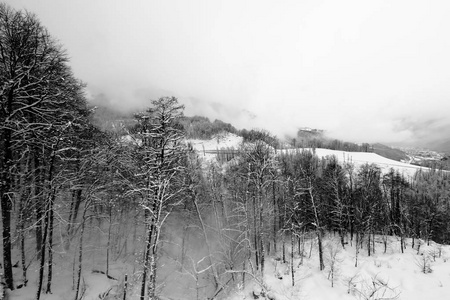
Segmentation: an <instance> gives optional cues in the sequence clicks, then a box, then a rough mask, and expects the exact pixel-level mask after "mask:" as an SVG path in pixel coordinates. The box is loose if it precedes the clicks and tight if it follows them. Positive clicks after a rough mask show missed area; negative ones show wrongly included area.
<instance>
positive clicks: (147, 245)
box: [140, 210, 152, 300]
mask: <svg viewBox="0 0 450 300" xmlns="http://www.w3.org/2000/svg"><path fill="white" fill-rule="evenodd" d="M148 215H149V212H148V210H145V216H144V219H145V228H146V229H147V232H148V235H147V241H146V242H145V250H144V270H143V272H142V284H141V296H140V300H144V299H145V286H146V283H147V273H148V270H149V261H150V244H151V240H152V232H151V231H150V225H149V217H148Z"/></svg>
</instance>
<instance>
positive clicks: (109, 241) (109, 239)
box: [106, 205, 112, 277]
mask: <svg viewBox="0 0 450 300" xmlns="http://www.w3.org/2000/svg"><path fill="white" fill-rule="evenodd" d="M111 210H112V208H111V205H110V206H109V226H108V242H107V243H106V277H108V276H109V252H110V249H109V248H110V246H111V226H112V215H111V214H112V212H111Z"/></svg>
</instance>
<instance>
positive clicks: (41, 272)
mask: <svg viewBox="0 0 450 300" xmlns="http://www.w3.org/2000/svg"><path fill="white" fill-rule="evenodd" d="M49 213H50V208H49V205H48V206H47V209H46V216H45V218H44V230H43V232H42V234H43V237H42V244H41V249H40V253H41V255H40V263H39V281H38V290H37V293H36V300H39V299H40V298H41V291H42V283H43V281H44V266H45V245H46V240H47V231H48V225H49V224H48V223H49V218H48V216H47V215H48V214H49Z"/></svg>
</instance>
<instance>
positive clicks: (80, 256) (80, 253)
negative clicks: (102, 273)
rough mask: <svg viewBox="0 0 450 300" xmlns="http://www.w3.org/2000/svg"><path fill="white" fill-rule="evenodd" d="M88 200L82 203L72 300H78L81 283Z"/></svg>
mask: <svg viewBox="0 0 450 300" xmlns="http://www.w3.org/2000/svg"><path fill="white" fill-rule="evenodd" d="M89 205H90V200H88V199H86V202H85V203H84V209H83V216H82V220H81V231H80V245H79V247H78V274H77V284H76V293H75V298H74V300H78V295H79V294H80V284H81V272H82V270H83V236H84V230H85V226H86V213H87V210H88V209H89Z"/></svg>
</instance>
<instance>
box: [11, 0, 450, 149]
mask: <svg viewBox="0 0 450 300" xmlns="http://www.w3.org/2000/svg"><path fill="white" fill-rule="evenodd" d="M6 2H7V3H9V4H10V5H11V6H13V7H15V8H26V9H27V10H29V11H31V12H34V13H36V14H37V16H38V17H39V19H40V20H41V22H42V23H43V25H44V26H46V27H47V28H48V29H49V31H50V33H51V34H52V35H53V36H55V37H56V38H57V39H59V41H60V42H61V43H62V44H63V45H64V47H65V48H66V49H67V51H68V53H69V55H70V57H71V65H72V68H73V70H74V73H75V75H76V76H77V77H78V78H80V79H82V80H83V81H84V82H86V83H87V84H88V92H89V94H90V95H91V96H96V95H98V94H101V93H102V94H104V95H106V96H107V98H108V99H110V100H111V102H113V103H115V104H116V105H117V106H120V107H124V108H130V107H135V106H143V105H146V104H148V103H149V99H155V98H157V97H160V96H168V95H174V96H176V97H178V98H179V99H180V101H181V102H182V103H184V104H185V105H186V111H185V113H186V114H187V115H194V114H200V115H206V116H208V117H210V119H212V120H214V119H215V118H219V119H222V120H223V121H226V122H230V123H232V124H234V125H235V126H237V127H246V128H248V129H250V128H266V129H268V130H270V131H272V132H273V133H276V134H279V135H281V134H283V133H293V132H295V131H296V129H297V128H298V127H302V126H308V127H313V128H320V129H324V130H327V131H328V132H329V133H330V134H331V135H333V136H334V137H338V138H345V139H347V140H352V141H356V142H375V141H382V142H387V143H389V142H401V141H412V140H416V139H419V140H420V139H423V138H424V136H426V135H430V134H432V135H435V134H436V137H437V135H444V136H447V134H446V133H447V132H448V131H447V132H446V129H448V128H450V101H449V99H450V17H449V16H450V1H425V0H422V1H415V0H406V1H403V0H402V1H393V0H387V1H361V0H355V1H343V0H339V1H336V0H329V1H328V0H324V1H320V0H310V1H309V0H293V1H288V0H283V1H264V0H255V1H247V0H238V1H232V0H223V1H219V0H217V1H215V0H203V1H193V0H179V1H171V0H164V1H150V0H142V1H138V0H133V1H125V0H123V1H113V0H102V1H100V0H76V1H61V0H7V1H6Z"/></svg>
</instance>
